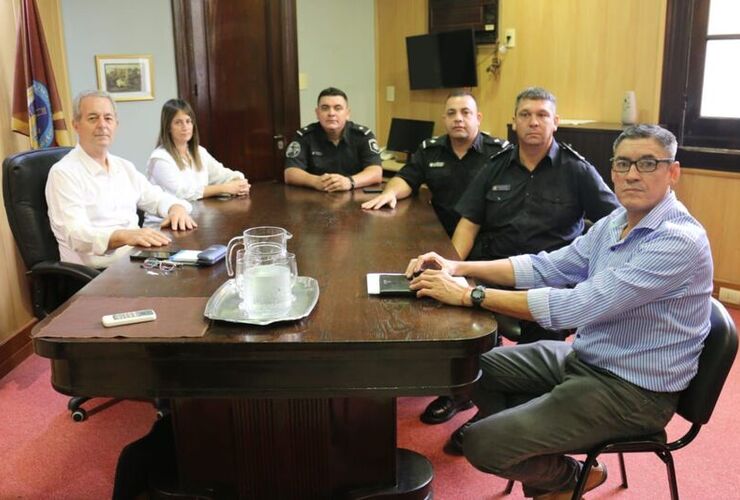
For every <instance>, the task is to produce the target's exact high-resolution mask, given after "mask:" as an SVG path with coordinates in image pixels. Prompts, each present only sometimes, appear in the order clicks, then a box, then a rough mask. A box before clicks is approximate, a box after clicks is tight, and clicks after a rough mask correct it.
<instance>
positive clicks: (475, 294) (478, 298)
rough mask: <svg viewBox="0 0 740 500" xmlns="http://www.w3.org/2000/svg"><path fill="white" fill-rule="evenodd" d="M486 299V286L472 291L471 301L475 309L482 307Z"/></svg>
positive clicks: (479, 286)
mask: <svg viewBox="0 0 740 500" xmlns="http://www.w3.org/2000/svg"><path fill="white" fill-rule="evenodd" d="M485 298H486V288H485V287H484V286H481V285H478V286H477V287H475V288H473V289H472V290H470V301H471V302H472V303H473V307H481V304H482V303H483V300H484V299H485Z"/></svg>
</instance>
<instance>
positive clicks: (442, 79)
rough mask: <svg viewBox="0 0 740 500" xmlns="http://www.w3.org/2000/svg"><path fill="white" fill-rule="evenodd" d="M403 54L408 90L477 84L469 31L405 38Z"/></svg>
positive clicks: (472, 39) (473, 40) (473, 51)
mask: <svg viewBox="0 0 740 500" xmlns="http://www.w3.org/2000/svg"><path fill="white" fill-rule="evenodd" d="M406 55H407V57H408V67H409V87H410V88H411V90H420V89H438V88H454V87H475V86H476V85H478V74H477V71H476V65H475V35H474V34H473V30H456V31H443V32H439V33H430V34H428V35H417V36H409V37H406Z"/></svg>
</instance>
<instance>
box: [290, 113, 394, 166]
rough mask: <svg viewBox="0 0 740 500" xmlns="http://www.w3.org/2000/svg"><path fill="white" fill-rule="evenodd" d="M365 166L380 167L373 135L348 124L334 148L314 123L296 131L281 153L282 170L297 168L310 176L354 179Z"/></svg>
mask: <svg viewBox="0 0 740 500" xmlns="http://www.w3.org/2000/svg"><path fill="white" fill-rule="evenodd" d="M369 165H378V166H380V165H381V161H380V147H378V141H376V140H375V134H373V132H372V130H370V129H369V128H367V127H365V126H363V125H358V124H356V123H353V122H350V121H348V122H347V123H346V124H345V125H344V130H343V131H342V137H341V138H340V139H339V143H338V144H337V145H336V146H335V145H334V143H332V142H331V141H330V140H329V137H327V135H326V132H325V131H324V129H323V128H322V127H321V124H320V123H318V122H315V123H312V124H310V125H307V126H305V127H303V128H302V129H300V130H298V131H296V138H295V140H294V141H293V142H291V143H290V144H288V148H287V149H286V150H285V168H290V167H297V168H300V169H301V170H305V171H307V172H308V173H309V174H313V175H322V174H342V175H354V174H357V173H360V172H361V171H362V169H364V168H365V167H367V166H369Z"/></svg>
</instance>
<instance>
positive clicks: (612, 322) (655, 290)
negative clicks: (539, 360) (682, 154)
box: [511, 192, 712, 392]
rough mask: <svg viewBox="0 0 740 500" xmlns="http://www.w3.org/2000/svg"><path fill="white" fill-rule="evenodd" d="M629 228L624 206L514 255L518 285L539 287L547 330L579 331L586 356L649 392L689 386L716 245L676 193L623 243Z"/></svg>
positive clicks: (534, 307)
mask: <svg viewBox="0 0 740 500" xmlns="http://www.w3.org/2000/svg"><path fill="white" fill-rule="evenodd" d="M626 224H627V214H626V211H625V209H624V208H618V209H616V210H615V211H614V212H612V213H611V214H610V215H609V216H607V217H604V218H603V219H601V220H600V221H598V222H597V223H596V224H595V225H594V226H593V227H592V228H591V230H590V231H589V232H588V233H586V234H585V235H584V236H582V237H580V238H578V239H576V240H575V241H574V242H573V243H572V244H570V245H568V246H567V247H564V248H561V249H560V250H556V251H554V252H551V253H546V252H541V253H539V254H537V255H520V256H517V257H512V258H511V262H512V264H513V266H514V275H515V278H516V286H517V288H525V289H531V290H529V292H528V293H527V302H528V304H529V308H530V311H531V312H532V315H533V316H534V318H535V320H536V321H537V322H538V323H539V324H540V325H542V326H543V327H545V328H550V329H564V328H574V327H578V329H577V330H576V338H575V340H574V341H573V349H574V350H575V352H576V353H577V355H578V357H579V359H581V360H583V361H585V362H586V363H589V364H591V365H593V366H596V367H599V368H603V369H605V370H609V371H610V372H612V373H614V374H615V375H618V376H619V377H622V378H623V379H625V380H627V381H629V382H632V383H633V384H635V385H638V386H640V387H643V388H645V389H649V390H652V391H659V392H675V391H680V390H683V389H685V388H686V386H687V385H688V384H689V382H690V381H691V379H692V378H693V377H694V375H695V374H696V369H697V363H698V358H699V353H700V352H701V349H702V345H703V342H704V338H705V337H706V335H707V333H708V332H709V312H710V296H711V292H712V254H711V251H710V249H709V241H708V239H707V235H706V232H705V231H704V228H703V227H702V226H701V224H699V222H698V221H697V220H696V219H694V218H693V217H692V216H691V214H689V212H688V210H686V207H685V206H683V204H682V203H680V202H679V201H678V200H677V199H676V196H675V194H674V193H673V192H670V193H668V194H667V195H666V196H665V198H663V200H662V201H661V202H660V203H659V204H658V205H656V206H655V208H653V210H651V211H650V212H649V213H648V214H647V215H646V216H645V217H643V219H642V220H641V221H640V222H639V223H638V224H637V225H636V226H635V227H634V228H633V229H632V231H630V233H629V234H628V235H627V237H626V238H625V239H623V240H621V241H620V239H619V236H620V234H621V232H622V230H623V229H624V228H625V226H626ZM567 286H573V288H565V287H567Z"/></svg>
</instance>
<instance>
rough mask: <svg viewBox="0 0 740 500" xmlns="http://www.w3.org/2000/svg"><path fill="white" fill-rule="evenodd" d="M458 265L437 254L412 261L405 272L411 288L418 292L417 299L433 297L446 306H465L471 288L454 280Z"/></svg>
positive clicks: (430, 253) (425, 255) (427, 254)
mask: <svg viewBox="0 0 740 500" xmlns="http://www.w3.org/2000/svg"><path fill="white" fill-rule="evenodd" d="M458 264H459V263H458V262H457V261H454V260H448V259H445V258H444V257H442V256H441V255H439V254H437V253H435V252H429V253H425V254H423V255H420V256H419V257H417V258H415V259H411V261H410V262H409V265H408V266H407V267H406V272H405V274H406V277H407V278H409V279H411V282H410V284H409V287H410V288H411V290H415V291H416V296H417V297H431V298H433V299H435V300H438V301H440V302H442V303H445V304H450V305H456V306H459V305H464V304H465V302H464V297H466V294H467V292H468V290H469V287H466V286H462V285H460V284H459V283H458V282H456V281H455V280H454V279H453V276H456V275H457V269H458Z"/></svg>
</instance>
